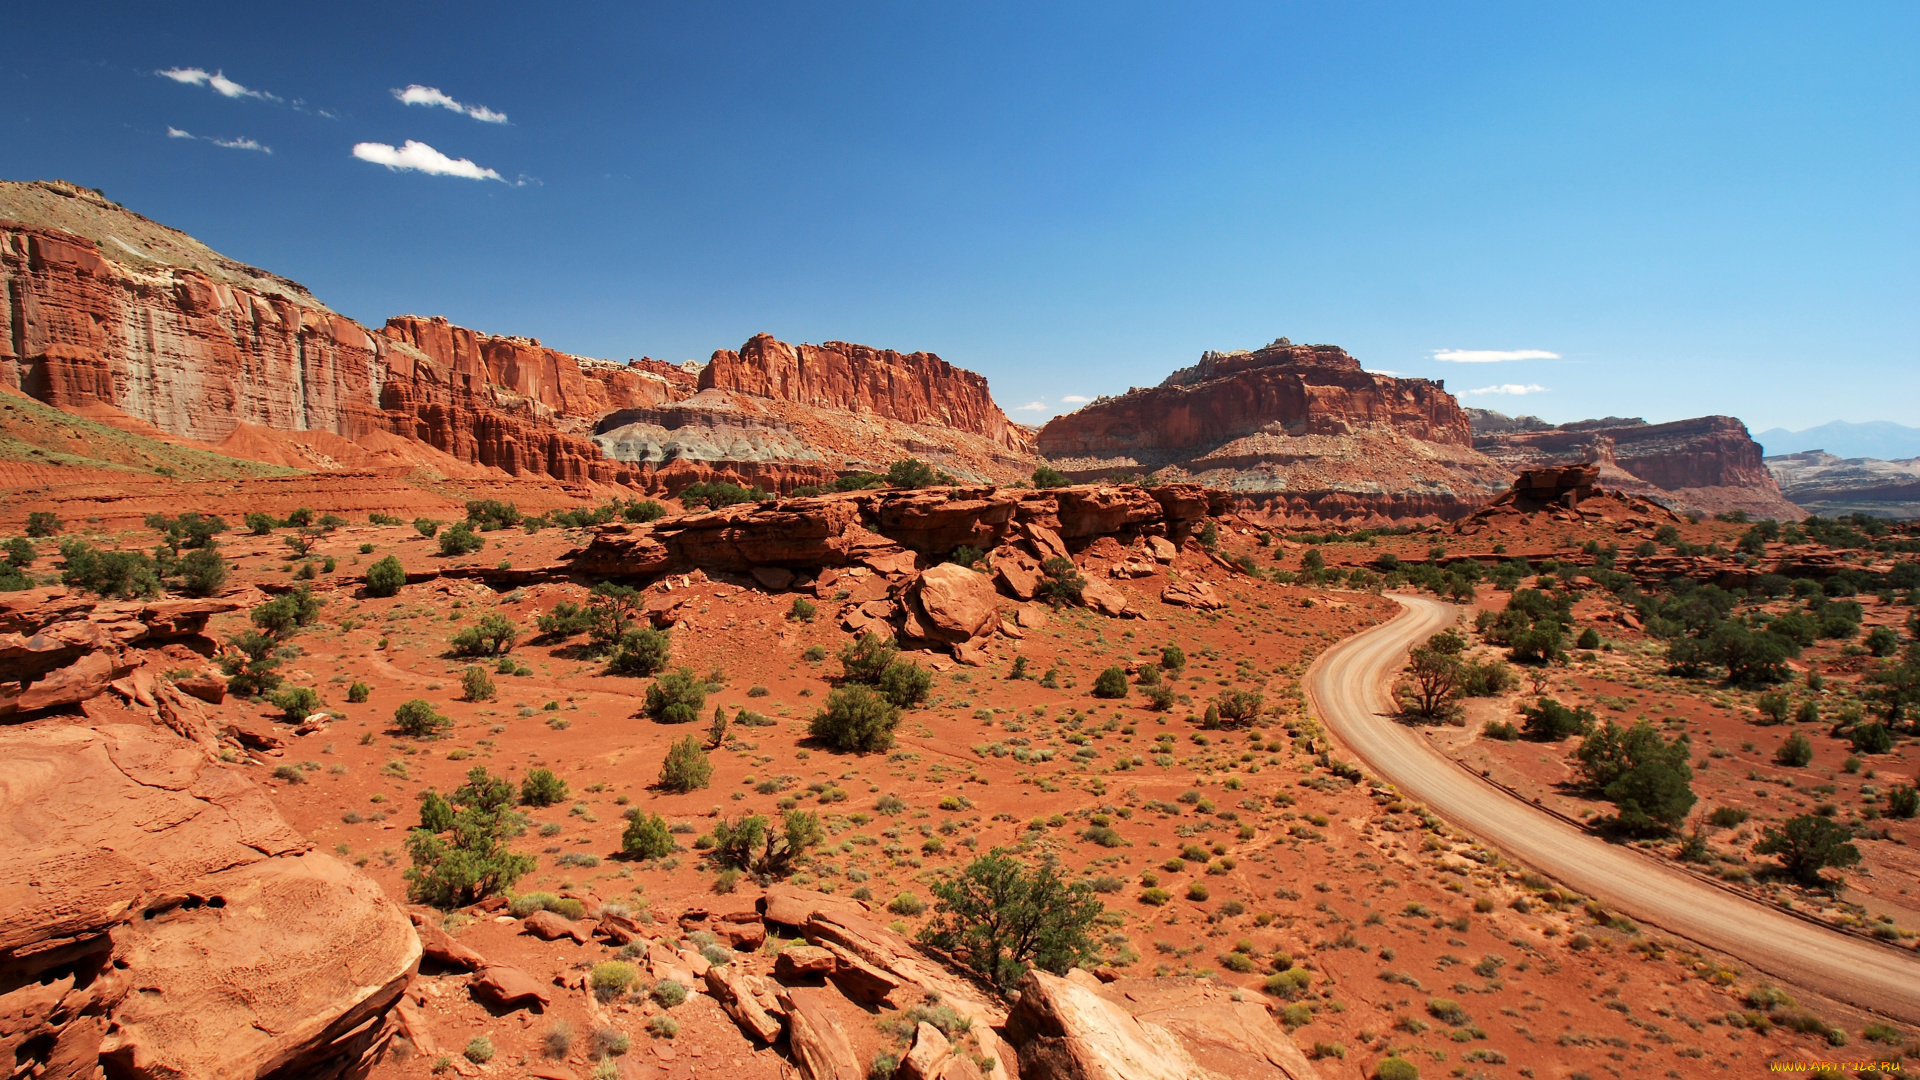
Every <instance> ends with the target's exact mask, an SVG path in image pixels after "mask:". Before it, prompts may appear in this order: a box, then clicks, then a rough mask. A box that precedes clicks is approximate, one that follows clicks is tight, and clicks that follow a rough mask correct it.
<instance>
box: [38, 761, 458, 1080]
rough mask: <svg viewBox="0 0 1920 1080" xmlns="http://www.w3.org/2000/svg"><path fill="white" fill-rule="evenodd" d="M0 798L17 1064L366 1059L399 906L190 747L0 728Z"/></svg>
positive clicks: (401, 950)
mask: <svg viewBox="0 0 1920 1080" xmlns="http://www.w3.org/2000/svg"><path fill="white" fill-rule="evenodd" d="M0 793H4V796H3V797H4V801H5V807H4V811H5V812H4V814H0V850H5V851H6V852H7V853H8V856H7V858H6V859H5V860H0V991H4V992H0V1053H3V1054H5V1059H4V1060H7V1061H9V1062H10V1063H12V1065H13V1068H14V1070H15V1072H16V1073H18V1074H20V1075H34V1076H45V1077H74V1078H80V1077H93V1076H95V1075H97V1070H98V1069H99V1068H101V1067H102V1066H107V1067H108V1072H109V1075H113V1076H123V1077H137V1078H156V1080H158V1078H169V1080H172V1078H180V1077H197V1076H231V1077H256V1076H265V1075H268V1074H270V1073H275V1074H277V1075H288V1076H314V1077H331V1076H339V1075H342V1074H344V1073H345V1072H347V1071H348V1070H349V1069H351V1068H353V1067H355V1066H356V1065H357V1064H358V1063H360V1062H361V1061H362V1060H363V1059H364V1058H366V1057H367V1056H368V1055H370V1054H371V1053H373V1052H376V1051H377V1050H378V1049H379V1046H380V1044H381V1042H382V1040H383V1039H384V1038H385V1037H386V1034H387V1031H386V1028H385V1025H384V1018H385V1014H386V1011H387V1010H388V1008H390V1007H391V1006H392V1005H393V1003H394V1002H395V1001H396V1000H397V999H398V998H399V996H400V993H401V991H402V990H403V989H404V988H405V986H406V984H407V982H408V980H409V979H410V978H411V977H412V975H413V973H414V970H415V968H416V967H417V965H418V963H419V960H420V942H419V939H418V938H417V937H416V936H415V934H414V931H413V927H412V925H411V923H410V922H409V921H408V919H407V916H406V913H405V912H403V911H401V910H400V909H399V908H398V907H396V906H395V905H393V904H392V903H391V902H389V901H387V900H386V899H385V897H384V896H383V895H382V893H381V891H380V888H379V886H378V885H376V884H374V883H373V882H372V881H371V880H370V879H368V878H367V877H366V876H365V875H363V874H361V873H360V872H359V871H357V870H354V869H352V868H351V867H348V866H345V865H343V864H341V863H339V862H337V861H335V860H334V859H332V858H330V857H328V856H326V855H322V854H318V853H314V852H311V851H309V850H308V848H309V845H308V843H307V842H306V841H305V840H304V839H302V838H301V837H300V835H299V834H298V833H297V832H295V831H294V830H293V828H292V827H291V826H289V825H288V824H287V822H286V821H285V820H283V819H282V818H281V817H280V815H279V814H278V813H277V812H276V811H275V810H274V808H273V806H272V804H271V803H269V802H268V801H267V798H266V795H265V793H264V792H262V791H261V790H260V789H259V788H257V787H255V786H254V784H253V783H252V782H251V781H249V780H247V779H245V778H244V777H242V776H241V775H240V774H239V773H237V772H234V771H231V770H228V769H225V768H222V767H220V766H218V765H216V764H214V763H213V762H212V761H211V760H210V759H209V757H208V755H207V754H206V753H205V751H204V750H203V749H202V748H201V747H198V746H195V745H194V744H192V743H190V742H186V741H183V740H181V739H180V738H178V737H176V736H174V735H172V734H171V733H168V732H166V731H164V730H162V729H158V728H155V727H151V726H136V725H127V724H117V725H100V726H97V727H81V726H74V725H65V724H57V723H44V724H43V723H36V724H28V725H22V726H18V727H9V728H0ZM277 1070H284V1072H276V1071H277Z"/></svg>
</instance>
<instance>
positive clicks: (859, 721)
mask: <svg viewBox="0 0 1920 1080" xmlns="http://www.w3.org/2000/svg"><path fill="white" fill-rule="evenodd" d="M899 723H900V710H899V708H898V707H897V706H895V705H894V704H893V702H891V701H889V700H887V698H886V697H885V696H883V695H882V694H879V693H876V692H875V691H874V690H873V689H872V688H870V687H867V686H862V685H860V684H858V683H852V684H849V685H847V686H842V687H838V688H836V689H835V690H834V691H833V692H832V693H831V694H828V695H827V704H826V707H825V708H823V709H821V710H820V711H819V712H818V713H816V714H814V717H813V719H812V721H811V722H810V723H809V724H808V732H809V734H811V735H812V736H813V737H814V738H816V739H819V740H820V741H822V742H824V743H827V744H828V745H830V746H833V747H835V748H836V749H840V750H856V751H861V752H871V751H876V750H885V749H887V748H889V747H891V746H892V745H893V729H894V727H895V726H896V725H898V724H899Z"/></svg>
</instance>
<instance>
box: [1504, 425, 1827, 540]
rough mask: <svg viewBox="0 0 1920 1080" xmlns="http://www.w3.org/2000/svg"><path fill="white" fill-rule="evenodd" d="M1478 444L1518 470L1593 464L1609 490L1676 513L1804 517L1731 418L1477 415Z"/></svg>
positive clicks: (1744, 428) (1744, 430) (1743, 429)
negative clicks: (1548, 420) (1557, 421)
mask: <svg viewBox="0 0 1920 1080" xmlns="http://www.w3.org/2000/svg"><path fill="white" fill-rule="evenodd" d="M1473 421H1474V427H1475V432H1476V434H1475V436H1474V446H1475V447H1476V448H1477V449H1479V450H1480V451H1481V452H1483V453H1485V454H1487V455H1488V456H1489V457H1491V458H1493V459H1494V460H1495V461H1498V462H1500V463H1501V464H1502V465H1506V466H1508V467H1510V468H1512V469H1516V470H1518V469H1526V468H1534V467H1541V466H1551V465H1572V464H1592V465H1596V466H1598V467H1599V470H1600V474H1599V480H1600V483H1601V484H1602V485H1604V486H1605V487H1607V488H1609V489H1611V490H1615V491H1622V492H1627V493H1630V494H1634V495H1639V496H1642V497H1645V498H1650V499H1653V500H1655V501H1656V502H1660V503H1662V504H1664V505H1667V506H1671V507H1673V508H1675V509H1678V510H1693V511H1697V512H1701V513H1707V514H1717V513H1723V512H1726V511H1732V510H1744V511H1746V512H1747V513H1748V514H1750V515H1752V516H1755V517H1769V518H1780V519H1793V518H1798V517H1802V516H1804V515H1803V514H1802V513H1801V512H1800V509H1799V507H1797V506H1795V505H1794V504H1793V503H1791V502H1789V501H1788V500H1787V499H1786V498H1785V497H1784V496H1783V495H1782V494H1781V492H1780V487H1779V485H1778V484H1777V483H1776V482H1775V481H1774V478H1773V475H1772V474H1771V473H1770V472H1768V471H1767V466H1766V463H1765V461H1764V460H1763V459H1762V457H1761V450H1760V444H1759V443H1756V442H1754V441H1753V439H1752V438H1751V437H1749V435H1748V434H1747V426H1746V425H1745V424H1744V423H1742V422H1740V420H1739V419H1737V418H1735V417H1731V416H1701V417H1696V418H1694V419H1691V420H1676V421H1674V422H1672V423H1667V424H1649V423H1647V422H1646V421H1644V420H1638V419H1622V418H1620V417H1608V418H1606V419H1605V420H1589V421H1582V422H1579V423H1572V424H1563V425H1559V426H1557V427H1556V426H1553V425H1549V424H1544V423H1542V422H1541V421H1539V420H1537V419H1535V418H1533V417H1508V416H1502V415H1501V414H1499V413H1490V412H1482V411H1478V410H1476V411H1475V413H1474V416H1473Z"/></svg>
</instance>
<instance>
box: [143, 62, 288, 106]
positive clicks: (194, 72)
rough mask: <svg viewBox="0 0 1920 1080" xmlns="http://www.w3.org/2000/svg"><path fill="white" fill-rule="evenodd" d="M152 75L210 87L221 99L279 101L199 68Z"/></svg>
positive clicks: (158, 72) (262, 91)
mask: <svg viewBox="0 0 1920 1080" xmlns="http://www.w3.org/2000/svg"><path fill="white" fill-rule="evenodd" d="M154 74H155V75H158V76H160V77H161V78H163V79H172V80H173V81H174V82H177V83H185V84H187V85H188V86H209V87H212V88H213V92H214V93H216V94H219V95H220V96H221V97H230V98H243V97H250V98H259V99H260V100H262V101H279V100H280V99H279V98H277V97H274V96H273V95H272V94H269V93H267V92H266V91H265V90H249V89H247V88H246V87H244V86H241V85H240V84H239V83H237V82H234V81H233V80H232V79H229V78H227V77H226V76H225V75H224V74H222V73H220V72H218V71H216V72H213V73H212V74H208V73H207V72H206V71H205V70H203V69H201V68H167V69H166V70H164V71H156V72H154Z"/></svg>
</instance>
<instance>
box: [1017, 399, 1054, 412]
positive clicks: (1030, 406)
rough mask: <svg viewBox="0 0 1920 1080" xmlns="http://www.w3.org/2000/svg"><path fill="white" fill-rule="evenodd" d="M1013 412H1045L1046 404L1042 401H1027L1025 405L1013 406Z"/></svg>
mask: <svg viewBox="0 0 1920 1080" xmlns="http://www.w3.org/2000/svg"><path fill="white" fill-rule="evenodd" d="M1013 411H1014V412H1046V411H1047V403H1046V402H1044V401H1029V402H1027V403H1026V404H1025V405H1016V406H1014V409H1013Z"/></svg>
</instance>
